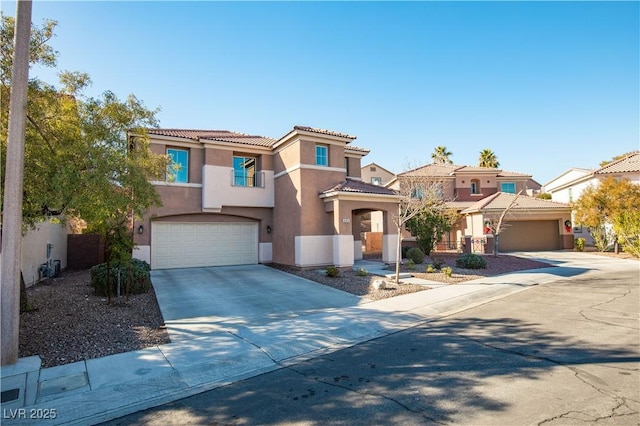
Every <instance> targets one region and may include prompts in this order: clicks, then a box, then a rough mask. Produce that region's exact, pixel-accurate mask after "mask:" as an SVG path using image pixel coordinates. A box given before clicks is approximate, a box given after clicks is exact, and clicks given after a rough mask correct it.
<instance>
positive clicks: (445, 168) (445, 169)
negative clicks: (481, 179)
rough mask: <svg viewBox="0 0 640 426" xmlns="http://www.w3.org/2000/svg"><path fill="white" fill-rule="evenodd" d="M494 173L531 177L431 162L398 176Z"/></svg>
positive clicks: (515, 175) (483, 168)
mask: <svg viewBox="0 0 640 426" xmlns="http://www.w3.org/2000/svg"><path fill="white" fill-rule="evenodd" d="M479 172H481V173H487V172H488V173H493V174H495V176H496V177H531V175H530V174H526V173H516V172H507V171H504V170H501V169H494V168H492V167H478V166H461V165H458V164H442V163H430V164H426V165H424V166H421V167H417V168H415V169H412V170H409V171H406V172H403V173H399V174H398V176H438V177H447V176H454V175H455V174H456V173H479Z"/></svg>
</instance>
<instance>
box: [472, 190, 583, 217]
mask: <svg viewBox="0 0 640 426" xmlns="http://www.w3.org/2000/svg"><path fill="white" fill-rule="evenodd" d="M516 197H517V199H516ZM514 200H516V201H515V204H514V205H513V207H512V209H513V210H556V209H557V210H566V209H569V210H570V209H571V206H569V205H568V204H565V203H559V202H557V201H551V200H543V199H541V198H535V197H529V196H527V195H519V196H518V195H516V194H509V193H506V192H496V193H495V194H492V195H489V196H488V197H486V198H483V199H482V200H479V201H477V202H476V203H475V204H473V205H472V206H471V207H468V208H466V209H464V210H463V211H462V212H461V213H463V214H466V213H476V212H480V211H485V210H504V209H506V208H507V207H509V204H511V203H512V202H513V201H514Z"/></svg>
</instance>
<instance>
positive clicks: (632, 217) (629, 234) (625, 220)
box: [613, 209, 640, 257]
mask: <svg viewBox="0 0 640 426" xmlns="http://www.w3.org/2000/svg"><path fill="white" fill-rule="evenodd" d="M613 230H614V232H615V233H616V235H617V236H618V242H619V243H620V244H621V245H622V247H623V249H624V251H625V252H627V253H629V254H632V255H633V256H635V257H640V210H638V209H636V210H633V211H625V212H622V213H621V214H620V215H617V216H616V217H615V219H614V222H613Z"/></svg>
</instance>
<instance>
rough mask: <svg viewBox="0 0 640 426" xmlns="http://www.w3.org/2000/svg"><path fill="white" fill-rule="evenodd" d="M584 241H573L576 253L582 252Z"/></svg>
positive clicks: (581, 239)
mask: <svg viewBox="0 0 640 426" xmlns="http://www.w3.org/2000/svg"><path fill="white" fill-rule="evenodd" d="M585 241H586V240H585V239H584V238H576V241H575V243H574V244H575V246H576V250H578V251H584V243H585Z"/></svg>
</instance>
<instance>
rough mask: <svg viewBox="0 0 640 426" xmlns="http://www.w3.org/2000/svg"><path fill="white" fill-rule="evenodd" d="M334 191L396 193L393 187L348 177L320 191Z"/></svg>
mask: <svg viewBox="0 0 640 426" xmlns="http://www.w3.org/2000/svg"><path fill="white" fill-rule="evenodd" d="M332 192H351V193H356V194H377V195H396V192H395V191H394V190H392V189H388V188H385V187H383V186H380V185H372V184H370V183H366V182H362V181H358V180H353V179H348V178H347V179H346V180H343V181H342V182H340V183H337V184H336V185H334V186H332V187H331V188H327V189H325V190H324V191H322V192H320V195H323V194H325V195H326V194H330V193H332Z"/></svg>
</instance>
